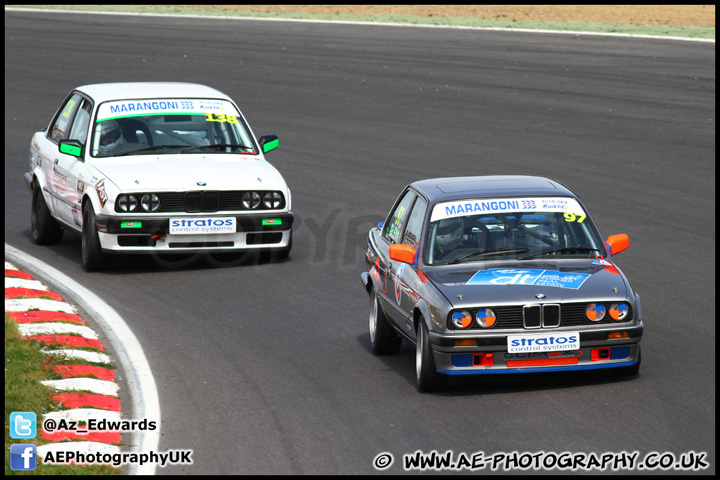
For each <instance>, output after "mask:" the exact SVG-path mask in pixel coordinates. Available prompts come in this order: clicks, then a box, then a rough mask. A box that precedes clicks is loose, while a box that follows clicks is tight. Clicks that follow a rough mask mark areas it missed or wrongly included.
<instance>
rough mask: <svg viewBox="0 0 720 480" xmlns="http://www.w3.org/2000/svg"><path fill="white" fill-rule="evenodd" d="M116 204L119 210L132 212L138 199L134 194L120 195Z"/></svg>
mask: <svg viewBox="0 0 720 480" xmlns="http://www.w3.org/2000/svg"><path fill="white" fill-rule="evenodd" d="M117 204H118V207H119V208H120V210H121V211H123V212H132V211H133V210H135V209H136V208H137V206H138V200H137V197H136V196H135V195H120V196H119V197H118V199H117Z"/></svg>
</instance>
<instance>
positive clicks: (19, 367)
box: [5, 315, 122, 475]
mask: <svg viewBox="0 0 720 480" xmlns="http://www.w3.org/2000/svg"><path fill="white" fill-rule="evenodd" d="M40 349H41V345H39V344H38V342H32V341H27V340H24V339H23V338H22V337H21V336H20V333H19V331H18V328H17V324H16V323H15V321H14V320H12V319H11V318H10V317H8V316H7V315H5V475H114V474H120V473H122V471H121V469H119V468H114V467H112V466H108V465H86V466H81V465H43V464H42V463H39V464H38V466H37V469H36V470H32V471H15V470H11V469H10V445H11V444H13V443H32V444H34V445H44V444H47V443H50V442H48V441H46V440H44V439H42V438H41V437H40V435H39V434H38V436H37V437H36V438H34V439H27V440H24V439H22V440H21V439H15V438H10V413H12V412H35V414H36V415H37V418H38V423H39V421H40V419H41V418H42V415H43V414H44V413H47V412H51V411H53V410H58V406H57V404H56V403H55V402H54V401H53V400H52V399H51V396H52V395H53V393H54V392H53V390H52V389H50V388H47V387H45V386H44V385H42V384H41V383H40V381H42V380H57V379H59V378H60V376H58V375H56V374H54V373H53V371H52V367H53V366H54V365H56V364H59V363H62V362H59V363H56V362H55V360H53V359H52V358H49V357H48V356H47V355H46V354H44V353H43V352H41V351H40ZM44 367H49V368H44ZM39 428H40V427H39V426H38V429H39Z"/></svg>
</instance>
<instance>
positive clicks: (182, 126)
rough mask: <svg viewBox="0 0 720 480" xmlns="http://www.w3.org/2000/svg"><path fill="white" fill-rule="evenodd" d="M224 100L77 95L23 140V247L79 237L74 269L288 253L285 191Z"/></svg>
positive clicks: (111, 92)
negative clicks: (117, 259) (171, 257)
mask: <svg viewBox="0 0 720 480" xmlns="http://www.w3.org/2000/svg"><path fill="white" fill-rule="evenodd" d="M277 146H278V137H277V136H276V135H267V136H263V137H260V138H259V139H257V140H256V139H255V137H254V135H253V133H252V131H251V130H250V127H249V126H248V124H247V122H246V121H245V118H244V117H243V115H242V113H241V112H240V110H239V109H238V107H237V106H236V105H235V103H234V102H233V101H232V100H231V99H230V98H229V97H228V96H227V95H225V94H223V93H222V92H219V91H218V90H215V89H214V88H210V87H206V86H204V85H197V84H190V83H107V84H96V85H86V86H83V87H78V88H76V89H74V90H73V91H72V92H70V94H69V95H68V97H67V98H66V99H65V101H64V102H63V103H62V104H61V105H60V108H59V109H58V111H57V112H56V113H55V115H54V117H53V119H52V121H51V122H50V124H49V126H48V127H47V128H46V129H44V130H43V131H41V132H37V133H35V134H34V135H33V137H32V142H31V145H30V171H29V172H27V173H26V174H25V180H26V181H27V183H28V185H29V187H30V190H31V191H32V214H31V218H32V239H33V241H34V242H35V243H37V244H40V245H49V244H56V243H58V242H60V239H61V238H62V234H63V230H65V229H67V230H70V231H74V232H76V233H79V234H80V235H81V236H82V266H83V268H84V269H85V270H87V271H93V270H102V269H105V268H107V267H109V264H110V261H111V258H112V256H111V254H113V253H163V254H172V253H178V254H188V253H192V252H197V251H207V252H237V251H245V250H263V251H268V252H271V254H272V255H274V256H275V257H276V258H285V257H287V256H288V255H289V253H290V249H291V248H292V223H293V213H292V211H291V203H290V200H291V199H290V190H289V189H288V186H287V184H286V182H285V180H284V179H283V177H282V175H280V173H279V172H278V171H277V170H276V169H275V168H274V167H273V166H272V165H270V164H269V163H268V162H267V161H266V160H265V157H264V154H265V153H267V152H269V151H271V150H273V149H275V148H277Z"/></svg>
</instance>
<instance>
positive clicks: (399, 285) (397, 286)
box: [395, 263, 407, 304]
mask: <svg viewBox="0 0 720 480" xmlns="http://www.w3.org/2000/svg"><path fill="white" fill-rule="evenodd" d="M405 265H407V264H406V263H403V264H402V265H400V268H398V272H397V276H396V277H395V300H397V303H398V304H400V294H401V293H402V276H403V272H404V271H405Z"/></svg>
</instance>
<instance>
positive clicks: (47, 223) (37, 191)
mask: <svg viewBox="0 0 720 480" xmlns="http://www.w3.org/2000/svg"><path fill="white" fill-rule="evenodd" d="M30 223H31V225H32V239H33V242H35V243H36V244H38V245H54V244H56V243H60V240H61V239H62V235H63V229H62V227H61V226H60V225H59V224H58V223H57V221H56V220H55V219H54V218H53V217H52V215H51V214H50V209H49V208H48V206H47V204H46V203H45V197H43V194H42V188H41V187H40V184H38V183H37V181H36V182H35V184H34V185H33V191H32V211H31V212H30Z"/></svg>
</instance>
